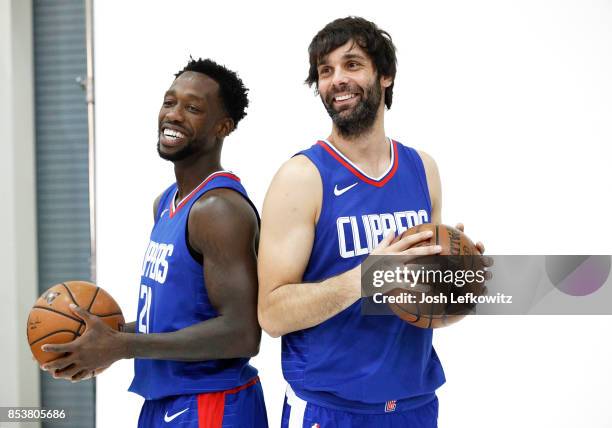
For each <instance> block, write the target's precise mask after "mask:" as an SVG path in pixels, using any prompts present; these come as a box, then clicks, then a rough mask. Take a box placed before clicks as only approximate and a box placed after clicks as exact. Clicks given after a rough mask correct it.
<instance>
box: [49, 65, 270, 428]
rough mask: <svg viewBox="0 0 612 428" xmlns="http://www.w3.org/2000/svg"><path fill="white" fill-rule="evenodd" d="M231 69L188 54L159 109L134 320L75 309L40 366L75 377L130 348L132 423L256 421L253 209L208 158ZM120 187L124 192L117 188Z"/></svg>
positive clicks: (238, 97) (228, 115)
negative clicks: (135, 417) (161, 175)
mask: <svg viewBox="0 0 612 428" xmlns="http://www.w3.org/2000/svg"><path fill="white" fill-rule="evenodd" d="M247 105H248V98H247V89H246V88H245V87H244V84H243V83H242V81H241V80H240V78H239V77H238V76H237V75H236V73H235V72H233V71H230V70H228V69H226V68H225V67H223V66H221V65H218V64H216V63H215V62H213V61H211V60H201V59H200V60H191V61H189V63H188V64H187V66H186V67H185V68H184V69H183V70H181V71H180V72H178V73H177V75H176V79H175V80H174V82H173V83H172V85H171V86H170V88H169V89H168V91H167V92H166V94H165V95H164V100H163V104H162V107H161V110H160V112H159V129H158V135H159V139H158V146H157V149H158V152H159V155H160V156H161V157H162V158H163V159H166V160H169V161H171V162H172V163H173V164H174V172H175V176H176V182H175V183H173V184H172V185H171V186H169V187H168V188H167V189H166V190H165V191H164V192H163V193H162V194H161V195H160V196H159V197H158V198H157V199H156V200H155V203H154V208H153V215H154V220H155V224H154V226H153V231H152V232H151V239H150V242H149V245H148V248H147V250H146V253H145V257H144V261H143V265H142V277H141V280H140V286H139V287H138V290H137V292H138V298H139V300H138V317H137V320H138V321H137V322H133V323H130V324H128V325H127V326H126V329H125V331H124V332H116V331H114V330H111V329H109V328H108V327H106V325H105V324H104V323H102V322H101V321H100V319H99V318H97V317H95V316H93V315H91V314H89V313H88V312H87V311H85V310H84V309H82V308H75V309H74V311H75V314H76V315H77V316H79V317H81V318H82V319H83V320H84V321H85V322H86V324H87V330H86V332H85V333H84V334H83V335H82V336H81V337H80V338H78V339H76V340H74V341H73V342H71V343H68V344H65V345H47V347H46V350H47V351H52V352H66V353H67V355H66V356H65V357H63V358H59V359H57V360H54V361H52V362H50V363H48V364H46V366H45V367H44V369H46V370H49V371H52V372H54V375H55V377H61V378H66V379H70V380H73V381H78V380H81V379H84V378H86V377H88V376H90V374H91V373H92V372H94V371H96V370H98V371H99V369H101V368H104V367H108V366H110V365H111V364H112V363H114V362H115V361H117V360H120V359H123V358H134V359H135V360H134V371H135V374H134V379H133V381H132V385H131V386H130V391H133V392H135V393H137V394H140V395H141V396H142V397H144V398H145V402H144V405H143V407H142V410H141V413H140V418H139V422H138V426H139V427H142V428H145V427H147V428H150V427H172V426H180V427H185V428H188V427H192V428H203V427H205V428H219V427H230V426H231V427H236V428H238V427H252V428H261V427H267V426H268V423H267V417H266V409H265V406H264V399H263V392H262V388H261V385H260V383H259V379H258V377H257V370H256V369H255V368H254V367H252V366H251V365H250V364H249V358H250V357H251V356H253V355H255V354H257V352H258V349H259V341H260V338H261V329H260V327H259V325H258V323H257V312H256V304H257V273H256V263H257V262H256V245H257V240H258V233H259V218H258V214H257V211H256V210H255V208H254V206H253V204H252V203H251V201H250V200H249V198H248V196H247V193H246V191H245V189H244V187H243V186H242V184H241V182H240V179H239V178H238V177H237V176H236V175H235V174H233V173H231V172H229V171H225V170H223V168H222V167H221V164H220V157H221V148H222V146H223V141H224V139H225V137H227V135H229V134H230V133H231V132H232V131H233V130H234V129H235V128H236V126H237V125H238V122H239V121H240V120H241V119H242V118H243V117H244V116H245V115H246V112H245V110H246V107H247ZM126 191H130V189H129V188H126Z"/></svg>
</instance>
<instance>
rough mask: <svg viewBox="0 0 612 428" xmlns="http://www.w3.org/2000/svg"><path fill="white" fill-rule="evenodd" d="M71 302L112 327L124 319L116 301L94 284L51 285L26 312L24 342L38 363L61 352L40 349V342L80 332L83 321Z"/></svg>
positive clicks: (70, 337)
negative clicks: (26, 341) (25, 339)
mask: <svg viewBox="0 0 612 428" xmlns="http://www.w3.org/2000/svg"><path fill="white" fill-rule="evenodd" d="M71 303H74V304H75V305H78V306H80V307H81V308H83V309H86V310H87V311H89V312H90V313H92V314H93V315H96V316H98V317H100V318H101V319H102V321H104V322H105V323H106V324H107V325H108V326H110V327H111V328H113V329H115V330H119V329H120V328H122V327H123V324H124V323H125V320H124V319H123V314H122V312H121V308H120V307H119V305H118V304H117V302H115V300H114V299H113V298H112V297H111V295H110V294H108V293H107V292H106V291H104V290H103V289H102V288H100V287H98V286H96V285H95V284H92V283H91V282H86V281H66V282H62V283H61V284H57V285H54V286H53V287H51V288H49V289H48V290H47V291H45V292H44V293H43V294H42V296H40V297H39V298H38V300H37V301H36V302H35V303H34V306H33V307H32V310H31V311H30V315H29V316H28V326H27V335H28V343H29V344H30V349H31V350H32V354H33V355H34V357H35V358H36V359H37V360H38V362H39V363H40V364H43V363H46V362H49V361H51V360H54V359H56V358H58V357H61V356H62V354H58V353H54V352H45V351H43V350H42V349H41V347H42V346H43V345H45V344H48V343H55V344H57V343H67V342H71V341H73V340H74V339H76V338H77V337H79V336H80V335H81V334H83V333H84V331H85V322H84V321H83V320H82V319H80V318H79V317H78V316H76V315H75V314H74V312H72V311H71V310H70V307H69V305H70V304H71Z"/></svg>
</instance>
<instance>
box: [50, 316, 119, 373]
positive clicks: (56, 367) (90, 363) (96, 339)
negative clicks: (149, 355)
mask: <svg viewBox="0 0 612 428" xmlns="http://www.w3.org/2000/svg"><path fill="white" fill-rule="evenodd" d="M70 308H71V309H72V311H73V312H74V314H75V315H77V316H78V317H79V318H81V319H82V320H83V321H84V322H85V326H86V328H85V332H84V333H83V334H82V335H81V336H80V337H78V338H77V339H75V340H73V341H72V342H69V343H64V344H54V345H45V346H44V347H43V351H46V352H59V353H62V352H64V353H66V354H65V356H63V357H60V358H57V359H55V360H53V361H50V362H48V363H45V364H44V365H43V366H42V368H43V370H46V371H49V372H51V373H52V375H53V377H54V378H60V379H66V380H71V381H73V382H76V381H80V380H84V379H89V378H91V377H93V376H95V375H97V374H99V373H101V372H102V371H103V370H104V369H106V368H107V367H109V366H110V365H111V364H113V363H114V362H115V361H117V360H120V359H122V358H125V356H126V355H127V346H126V343H125V341H123V340H121V336H122V333H120V332H118V331H116V330H113V329H112V328H110V327H109V326H107V325H106V324H105V323H104V322H102V320H101V319H100V318H99V317H97V316H95V315H92V314H90V313H89V312H87V311H86V310H85V309H82V308H80V307H78V306H76V305H71V306H70Z"/></svg>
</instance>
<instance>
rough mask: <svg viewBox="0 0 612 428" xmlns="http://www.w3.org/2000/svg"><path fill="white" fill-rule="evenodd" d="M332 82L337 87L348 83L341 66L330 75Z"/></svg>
mask: <svg viewBox="0 0 612 428" xmlns="http://www.w3.org/2000/svg"><path fill="white" fill-rule="evenodd" d="M332 84H333V85H334V86H336V87H338V88H340V87H343V86H346V85H347V84H348V76H347V74H346V73H345V71H344V70H343V69H342V67H337V68H336V70H334V75H333V76H332Z"/></svg>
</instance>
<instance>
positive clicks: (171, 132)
mask: <svg viewBox="0 0 612 428" xmlns="http://www.w3.org/2000/svg"><path fill="white" fill-rule="evenodd" d="M164 135H165V136H166V137H170V138H183V137H185V135H184V134H183V133H182V132H178V131H175V130H174V129H168V128H166V129H164Z"/></svg>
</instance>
